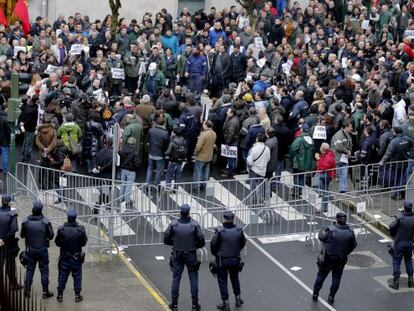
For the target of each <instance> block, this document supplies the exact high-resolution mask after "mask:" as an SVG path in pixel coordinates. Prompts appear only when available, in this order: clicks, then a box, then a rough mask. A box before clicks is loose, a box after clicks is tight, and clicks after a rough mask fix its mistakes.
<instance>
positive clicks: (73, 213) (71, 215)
mask: <svg viewBox="0 0 414 311" xmlns="http://www.w3.org/2000/svg"><path fill="white" fill-rule="evenodd" d="M66 215H67V216H68V220H69V221H75V219H76V217H77V216H78V213H76V211H75V210H74V209H72V210H68V211H67V212H66Z"/></svg>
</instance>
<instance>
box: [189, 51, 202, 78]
mask: <svg viewBox="0 0 414 311" xmlns="http://www.w3.org/2000/svg"><path fill="white" fill-rule="evenodd" d="M185 71H187V72H188V73H189V74H190V75H201V76H205V75H206V74H207V59H206V57H205V56H204V55H198V56H195V55H191V56H190V57H189V58H188V60H187V65H186V66H185Z"/></svg>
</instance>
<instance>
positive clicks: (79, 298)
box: [75, 294, 83, 302]
mask: <svg viewBox="0 0 414 311" xmlns="http://www.w3.org/2000/svg"><path fill="white" fill-rule="evenodd" d="M82 300H83V296H82V295H80V294H78V295H75V302H81V301H82Z"/></svg>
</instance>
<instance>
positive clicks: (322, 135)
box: [312, 125, 326, 139]
mask: <svg viewBox="0 0 414 311" xmlns="http://www.w3.org/2000/svg"><path fill="white" fill-rule="evenodd" d="M312 138H313V139H326V128H325V127H324V126H320V125H318V126H315V130H314V132H313V137H312Z"/></svg>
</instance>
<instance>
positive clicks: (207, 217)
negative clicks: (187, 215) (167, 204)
mask: <svg viewBox="0 0 414 311" xmlns="http://www.w3.org/2000/svg"><path fill="white" fill-rule="evenodd" d="M169 197H170V199H171V200H173V201H174V202H175V203H176V204H177V205H178V206H181V205H183V204H188V205H190V206H191V211H192V212H194V213H198V214H200V216H201V218H202V219H201V220H202V221H203V222H204V224H203V226H204V228H215V227H218V226H220V225H221V223H220V222H219V221H218V220H217V219H216V218H215V217H214V216H213V215H211V214H210V213H209V212H208V210H207V209H205V208H204V207H203V206H202V205H201V204H200V203H199V202H198V201H197V200H196V199H194V196H192V195H190V194H189V193H187V192H186V191H185V190H184V189H183V187H181V186H179V187H178V191H177V192H176V193H170V194H169Z"/></svg>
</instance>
